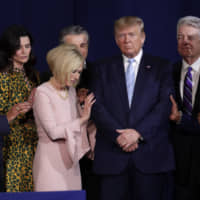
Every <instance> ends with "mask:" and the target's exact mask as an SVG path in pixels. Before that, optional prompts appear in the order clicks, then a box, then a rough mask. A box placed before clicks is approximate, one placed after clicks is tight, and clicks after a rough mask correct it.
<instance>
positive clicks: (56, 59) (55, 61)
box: [46, 44, 84, 86]
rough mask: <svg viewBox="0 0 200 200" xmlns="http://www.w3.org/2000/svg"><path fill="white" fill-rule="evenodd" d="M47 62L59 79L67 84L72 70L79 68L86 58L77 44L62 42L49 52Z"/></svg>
mask: <svg viewBox="0 0 200 200" xmlns="http://www.w3.org/2000/svg"><path fill="white" fill-rule="evenodd" d="M46 59H47V63H48V65H49V68H50V70H51V72H52V74H53V76H54V77H55V79H56V80H57V81H59V83H60V84H61V85H63V86H64V85H65V82H66V79H67V80H69V77H70V74H71V73H72V71H74V70H76V69H78V68H79V67H80V66H81V65H82V64H83V62H84V58H83V57H82V55H81V54H80V52H79V51H78V50H77V48H76V46H75V45H72V44H61V45H59V46H57V47H55V48H53V49H51V50H50V51H49V52H48V53H47V57H46Z"/></svg>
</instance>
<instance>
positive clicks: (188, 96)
mask: <svg viewBox="0 0 200 200" xmlns="http://www.w3.org/2000/svg"><path fill="white" fill-rule="evenodd" d="M191 71H192V67H191V66H189V67H188V71H187V73H186V75H185V80H184V89H183V110H184V112H185V113H186V114H188V115H189V116H191V115H192V73H191Z"/></svg>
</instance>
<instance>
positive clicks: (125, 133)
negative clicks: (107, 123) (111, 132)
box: [116, 129, 140, 152]
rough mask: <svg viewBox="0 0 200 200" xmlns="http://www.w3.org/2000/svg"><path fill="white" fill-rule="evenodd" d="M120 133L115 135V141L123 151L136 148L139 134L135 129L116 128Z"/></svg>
mask: <svg viewBox="0 0 200 200" xmlns="http://www.w3.org/2000/svg"><path fill="white" fill-rule="evenodd" d="M116 131H117V132H118V133H119V134H120V135H119V136H118V137H117V143H118V144H119V146H120V147H121V148H122V149H123V151H125V152H132V151H135V150H136V149H137V148H138V139H139V138H140V134H139V133H138V132H137V131H136V130H135V129H117V130H116Z"/></svg>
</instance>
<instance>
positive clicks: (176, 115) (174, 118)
mask: <svg viewBox="0 0 200 200" xmlns="http://www.w3.org/2000/svg"><path fill="white" fill-rule="evenodd" d="M170 100H171V102H172V108H171V114H170V116H169V119H170V120H172V121H175V122H178V121H180V119H181V113H180V112H179V111H178V106H177V103H176V101H175V100H174V98H173V96H172V95H170Z"/></svg>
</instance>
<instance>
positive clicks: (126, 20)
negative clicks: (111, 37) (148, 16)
mask: <svg viewBox="0 0 200 200" xmlns="http://www.w3.org/2000/svg"><path fill="white" fill-rule="evenodd" d="M136 25H137V26H139V27H140V31H141V32H144V22H143V20H142V19H141V18H139V17H136V16H124V17H121V18H119V19H117V20H116V21H115V23H114V32H115V33H116V31H117V30H118V29H122V28H125V27H129V26H136Z"/></svg>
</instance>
